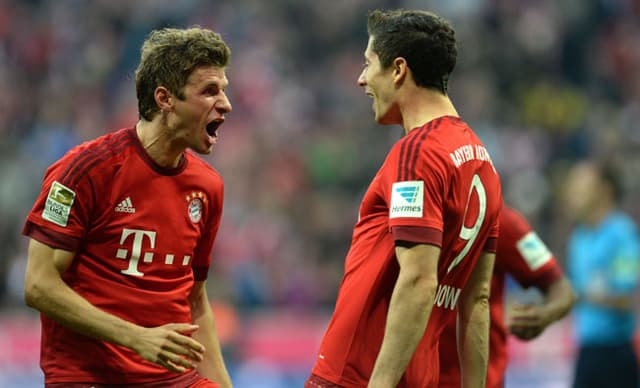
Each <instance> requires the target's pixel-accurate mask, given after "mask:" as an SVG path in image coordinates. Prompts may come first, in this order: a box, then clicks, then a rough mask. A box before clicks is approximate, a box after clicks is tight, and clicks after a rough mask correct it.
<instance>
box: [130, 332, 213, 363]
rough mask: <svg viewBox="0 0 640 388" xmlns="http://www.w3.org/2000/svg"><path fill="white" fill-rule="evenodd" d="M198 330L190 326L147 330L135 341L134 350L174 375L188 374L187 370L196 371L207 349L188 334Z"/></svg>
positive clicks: (137, 336) (134, 339) (136, 337)
mask: <svg viewBox="0 0 640 388" xmlns="http://www.w3.org/2000/svg"><path fill="white" fill-rule="evenodd" d="M196 330H198V326H197V325H191V324H188V323H169V324H166V325H163V326H158V327H151V328H143V329H142V331H141V332H140V333H139V334H138V335H136V336H135V338H133V341H134V343H133V345H132V346H131V348H132V349H133V350H134V351H135V352H136V353H138V354H139V355H140V356H141V357H142V358H144V359H145V360H147V361H151V362H153V363H155V364H158V365H162V366H163V367H165V368H166V369H168V370H170V371H172V372H176V373H184V372H185V371H186V370H187V369H195V368H196V365H195V364H194V362H200V361H202V360H203V358H204V356H203V354H204V351H205V348H204V346H202V345H201V344H200V343H199V342H198V341H196V340H194V339H193V338H191V337H189V336H187V335H185V334H190V333H193V332H194V331H196Z"/></svg>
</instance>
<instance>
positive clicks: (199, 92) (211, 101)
mask: <svg viewBox="0 0 640 388" xmlns="http://www.w3.org/2000/svg"><path fill="white" fill-rule="evenodd" d="M228 84H229V81H228V80H227V77H226V74H225V69H224V68H223V67H216V66H201V67H197V68H196V69H195V70H194V71H193V72H192V73H191V75H190V76H189V78H188V79H187V82H186V84H185V86H184V88H183V93H182V94H183V97H184V98H182V99H180V98H178V97H176V96H173V97H172V98H173V101H174V104H173V109H172V110H171V114H170V115H169V116H168V119H167V120H168V122H167V124H168V127H169V129H170V130H171V131H172V132H173V134H172V138H173V139H174V143H177V144H179V145H180V146H183V147H185V148H191V149H192V150H194V151H195V152H197V153H200V154H208V153H210V152H211V150H212V148H213V145H214V144H215V143H216V141H217V138H218V127H219V126H220V125H221V124H222V123H223V122H224V119H225V117H224V115H225V114H226V113H229V112H231V103H230V102H229V99H228V98H227V95H226V94H225V89H226V87H227V85H228Z"/></svg>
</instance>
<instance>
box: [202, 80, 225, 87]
mask: <svg viewBox="0 0 640 388" xmlns="http://www.w3.org/2000/svg"><path fill="white" fill-rule="evenodd" d="M227 86H229V81H228V80H226V79H222V80H219V81H210V82H207V83H206V84H204V86H202V88H203V89H208V88H210V87H216V88H218V89H226V88H227Z"/></svg>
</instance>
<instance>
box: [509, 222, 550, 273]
mask: <svg viewBox="0 0 640 388" xmlns="http://www.w3.org/2000/svg"><path fill="white" fill-rule="evenodd" d="M516 247H517V248H518V251H519V252H520V254H521V255H522V257H523V258H524V260H525V261H526V262H527V264H528V265H529V268H531V270H532V271H535V270H537V269H538V268H540V267H542V266H543V265H545V264H546V263H548V262H549V260H551V257H552V256H553V255H552V254H551V251H549V248H547V246H546V245H545V244H544V243H543V242H542V240H541V239H540V237H538V234H536V232H533V231H531V232H529V233H527V234H525V235H524V237H522V238H521V239H520V240H519V241H518V242H517V243H516Z"/></svg>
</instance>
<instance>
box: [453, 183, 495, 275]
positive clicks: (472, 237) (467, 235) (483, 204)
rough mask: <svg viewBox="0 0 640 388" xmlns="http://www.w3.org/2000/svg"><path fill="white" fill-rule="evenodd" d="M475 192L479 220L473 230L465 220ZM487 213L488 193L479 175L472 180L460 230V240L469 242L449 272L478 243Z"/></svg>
mask: <svg viewBox="0 0 640 388" xmlns="http://www.w3.org/2000/svg"><path fill="white" fill-rule="evenodd" d="M473 190H475V191H476V192H477V193H478V218H477V219H476V222H475V224H474V225H473V226H472V227H471V228H467V227H466V226H465V225H464V220H466V219H467V211H468V210H469V202H470V201H471V194H473ZM486 212H487V192H486V191H485V190H484V186H483V185H482V181H481V180H480V177H479V176H478V174H475V175H474V176H473V179H472V180H471V187H470V188H469V195H468V196H467V204H466V205H465V209H464V216H463V218H462V219H463V221H462V229H460V238H461V239H462V240H465V241H467V243H466V244H465V246H464V248H462V250H461V251H460V253H458V256H456V258H455V259H453V261H452V262H451V264H450V265H449V268H448V269H447V272H451V270H452V269H453V268H455V266H456V265H458V264H460V262H461V261H462V259H464V257H465V256H466V255H467V253H469V250H470V249H471V246H472V245H473V243H474V242H475V241H476V237H478V232H479V231H480V227H481V226H482V222H484V216H485V214H486Z"/></svg>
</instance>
